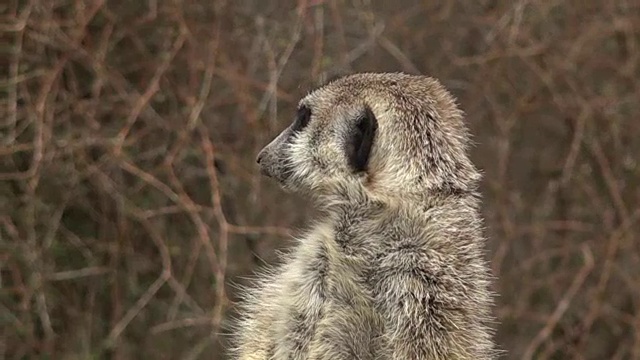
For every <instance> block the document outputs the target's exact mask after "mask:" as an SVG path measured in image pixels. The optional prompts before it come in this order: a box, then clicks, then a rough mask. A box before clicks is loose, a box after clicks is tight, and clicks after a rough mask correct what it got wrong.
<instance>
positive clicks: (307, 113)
mask: <svg viewBox="0 0 640 360" xmlns="http://www.w3.org/2000/svg"><path fill="white" fill-rule="evenodd" d="M309 120H311V109H309V108H308V107H307V106H305V105H303V106H301V107H300V108H299V109H298V114H297V115H296V121H295V122H294V123H293V131H294V132H297V131H300V130H302V129H304V128H305V127H306V126H307V125H308V124H309Z"/></svg>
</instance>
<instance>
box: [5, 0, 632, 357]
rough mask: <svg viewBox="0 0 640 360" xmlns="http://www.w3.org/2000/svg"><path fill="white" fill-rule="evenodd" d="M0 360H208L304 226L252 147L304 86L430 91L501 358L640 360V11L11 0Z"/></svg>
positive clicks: (521, 5) (621, 5)
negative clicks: (472, 191)
mask: <svg viewBox="0 0 640 360" xmlns="http://www.w3.org/2000/svg"><path fill="white" fill-rule="evenodd" d="M0 14H1V15H0V54H1V56H0V74H1V75H0V103H1V106H0V124H1V125H0V271H1V273H0V275H1V277H0V280H1V283H0V329H2V330H0V334H2V335H0V358H7V359H18V358H21V359H22V358H35V357H39V358H82V359H87V358H114V359H126V358H134V357H138V356H142V354H144V355H147V356H144V357H149V358H167V359H169V358H170V359H178V358H185V359H196V358H198V359H209V358H214V359H223V358H224V355H223V349H224V346H225V343H226V339H225V336H224V333H225V331H226V326H227V324H228V319H229V315H230V314H232V312H233V305H232V304H233V301H234V300H235V298H234V294H235V289H234V287H233V285H231V284H233V283H234V282H235V283H242V282H243V279H242V276H245V275H247V274H249V273H251V271H253V270H254V269H255V268H256V267H257V266H259V265H260V264H261V262H262V261H263V260H266V261H269V260H271V259H272V258H273V249H274V248H275V247H280V246H285V245H286V239H287V234H288V232H289V229H295V228H297V227H298V226H299V225H300V224H302V222H301V221H302V220H303V218H304V217H305V216H304V215H305V214H304V212H302V211H299V207H300V206H302V205H303V204H302V202H301V200H300V199H295V198H292V197H289V196H285V195H283V194H282V192H280V191H279V190H278V189H277V188H276V187H275V186H274V185H273V184H272V183H270V182H269V181H264V180H262V179H261V178H260V176H259V174H258V173H257V171H256V167H255V166H254V156H255V154H256V153H257V150H258V149H259V148H260V147H261V146H262V145H264V144H266V142H267V141H268V140H269V139H270V138H271V137H272V136H274V135H275V134H276V133H277V132H279V130H280V129H282V128H283V127H284V126H285V125H286V124H287V123H288V122H289V121H290V120H291V119H292V116H293V113H294V108H295V105H296V102H297V99H298V98H299V97H300V96H302V95H304V94H305V93H306V92H307V91H308V90H309V89H311V88H312V87H313V86H316V85H318V84H320V83H322V82H324V81H326V80H327V79H329V78H332V77H334V76H336V75H340V74H344V73H349V72H353V71H398V70H401V71H406V72H410V73H426V74H430V75H433V76H436V77H438V78H440V79H441V80H442V81H443V83H444V84H445V85H446V86H447V87H449V88H450V89H451V90H452V91H453V92H454V93H455V94H456V95H457V96H458V97H459V99H460V103H461V105H462V107H463V108H464V109H465V111H466V112H467V114H468V120H469V124H470V126H471V127H472V130H473V132H474V134H475V140H476V143H477V146H476V147H475V148H474V151H473V157H474V159H475V161H476V162H477V164H478V165H479V166H480V167H482V168H483V169H484V172H485V175H486V176H485V181H484V186H483V193H484V199H485V206H484V209H485V215H486V218H487V235H488V236H489V237H490V242H489V252H488V257H489V258H490V259H491V261H492V266H493V270H494V272H495V274H496V275H497V277H498V278H497V280H496V283H495V285H496V290H497V291H498V292H499V293H500V297H499V299H498V306H497V308H496V313H497V315H498V317H499V320H500V326H499V328H498V332H497V340H498V341H499V343H500V346H501V347H502V348H503V349H505V350H507V351H508V355H507V356H506V358H509V359H521V358H522V359H534V358H535V359H547V358H549V359H632V358H634V359H640V310H639V309H640V242H639V239H638V231H639V230H640V225H639V224H638V222H639V221H640V207H639V203H640V185H639V179H640V162H639V161H640V159H639V158H640V141H638V139H639V138H640V123H639V122H638V121H640V101H639V100H640V2H638V1H637V0H626V1H625V0H619V1H604V0H600V1H592V2H582V1H577V0H576V1H558V0H551V1H545V0H528V1H527V0H518V1H488V0H483V1H477V2H471V1H453V0H452V1H447V2H445V1H423V2H419V1H402V0H396V1H389V2H386V1H385V2H382V1H380V2H375V3H374V2H372V1H364V0H360V1H340V0H327V1H318V0H315V1H312V0H308V1H304V0H299V1H297V2H293V1H284V0H282V1H259V0H254V1H248V0H243V1H221V0H215V1H213V0H167V1H159V0H145V1H118V0H109V1H99V0H92V1H84V0H76V1H73V0H46V1H45V0H41V1H37V0H34V1H28V0H6V1H2V2H1V4H0Z"/></svg>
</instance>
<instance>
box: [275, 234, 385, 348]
mask: <svg viewBox="0 0 640 360" xmlns="http://www.w3.org/2000/svg"><path fill="white" fill-rule="evenodd" d="M322 235H325V236H322ZM330 236H331V234H322V233H320V234H318V235H316V237H315V238H313V239H311V240H313V241H308V242H305V243H302V244H300V245H299V247H298V248H297V249H296V251H295V257H294V259H293V261H292V262H291V263H290V268H289V271H288V272H287V273H288V274H289V276H288V282H289V284H288V286H287V288H288V294H287V295H286V297H289V298H288V300H287V301H286V304H285V308H284V309H283V310H285V311H286V313H287V316H286V317H285V318H286V319H287V320H286V323H284V324H282V325H283V326H280V328H281V329H282V331H281V336H278V338H281V339H282V338H285V339H290V341H288V342H286V341H285V342H282V343H281V344H280V345H279V348H280V349H281V350H282V351H281V352H280V353H281V354H282V355H285V354H289V355H291V354H292V355H293V356H294V358H301V359H329V358H334V357H336V356H337V357H339V356H340V354H345V353H355V354H359V358H362V359H367V358H371V359H373V358H374V356H373V354H375V353H376V349H377V348H379V345H378V344H376V341H379V340H377V339H379V338H380V334H381V331H382V326H381V324H382V320H381V318H380V316H379V315H378V314H377V313H376V312H375V310H374V306H373V300H372V297H371V295H370V293H371V291H370V289H369V288H368V285H367V278H368V276H369V274H370V272H371V270H372V269H371V262H370V261H368V260H367V259H366V258H365V257H362V256H355V255H354V254H349V253H346V252H345V251H344V248H343V247H341V245H340V243H338V242H336V241H335V238H331V237H330ZM363 354H371V357H367V356H363Z"/></svg>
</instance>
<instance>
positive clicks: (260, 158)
mask: <svg viewBox="0 0 640 360" xmlns="http://www.w3.org/2000/svg"><path fill="white" fill-rule="evenodd" d="M263 157H264V151H260V153H259V154H258V157H257V158H256V162H257V163H258V164H260V162H261V161H262V158H263Z"/></svg>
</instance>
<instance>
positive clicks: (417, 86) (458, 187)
mask: <svg viewBox="0 0 640 360" xmlns="http://www.w3.org/2000/svg"><path fill="white" fill-rule="evenodd" d="M468 143H469V136H468V132H467V129H466V127H465V125H464V123H463V115H462V112H461V111H460V110H459V109H458V107H457V105H456V103H455V99H454V98H453V97H452V96H451V95H450V94H449V93H448V92H447V91H446V90H445V89H444V87H443V86H442V85H440V83H439V82H438V81H437V80H435V79H433V78H430V77H426V76H414V75H407V74H400V73H387V74H373V73H362V74H355V75H350V76H346V77H342V78H339V79H337V80H334V81H332V82H330V83H328V84H326V85H324V86H322V87H320V88H318V89H316V90H314V91H312V92H311V93H310V94H309V95H307V96H306V97H304V98H303V99H302V100H301V101H300V103H299V105H298V109H297V113H296V115H295V120H294V121H293V123H292V124H291V125H290V126H289V127H288V128H286V129H285V130H284V131H283V132H282V133H280V135H278V136H277V137H276V138H275V139H274V140H273V141H272V142H271V143H269V144H268V145H267V146H265V147H264V149H262V150H261V151H260V153H259V154H258V158H257V162H258V164H259V166H260V168H261V171H262V173H263V174H265V175H267V176H269V177H272V178H274V179H275V180H276V181H278V182H279V183H280V184H281V186H282V187H283V188H284V189H286V190H290V191H297V192H302V193H307V194H311V195H314V196H320V197H323V196H334V197H335V196H338V197H344V196H347V197H350V196H373V197H384V198H389V197H391V198H396V199H407V200H408V199H410V198H412V197H416V196H417V197H425V196H430V195H432V194H434V193H442V192H445V193H458V192H467V191H472V190H474V189H475V183H476V182H477V180H478V179H479V174H478V172H477V170H476V169H475V168H474V167H473V165H472V164H471V162H470V160H469V158H468V155H467V145H468Z"/></svg>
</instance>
